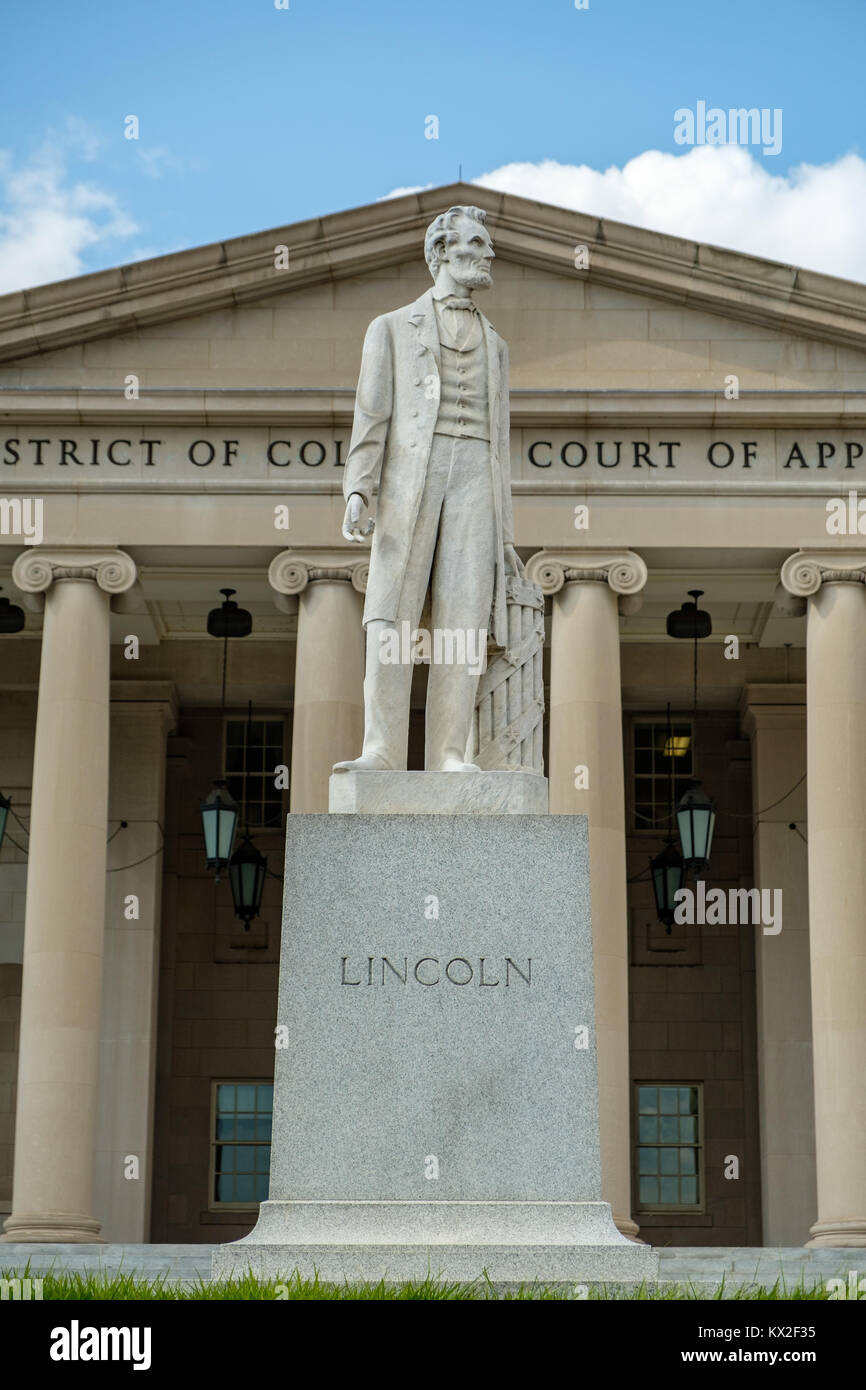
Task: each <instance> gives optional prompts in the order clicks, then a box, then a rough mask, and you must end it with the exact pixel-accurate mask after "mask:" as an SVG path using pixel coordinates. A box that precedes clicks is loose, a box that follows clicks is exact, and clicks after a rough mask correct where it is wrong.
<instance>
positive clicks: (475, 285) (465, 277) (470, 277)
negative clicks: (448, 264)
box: [454, 265, 493, 290]
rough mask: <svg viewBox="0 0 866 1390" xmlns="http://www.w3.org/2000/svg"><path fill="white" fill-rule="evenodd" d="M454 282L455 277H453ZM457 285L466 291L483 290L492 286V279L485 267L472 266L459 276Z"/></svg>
mask: <svg viewBox="0 0 866 1390" xmlns="http://www.w3.org/2000/svg"><path fill="white" fill-rule="evenodd" d="M454 278H455V280H456V279H457V276H456V275H455V277H454ZM459 283H460V284H461V285H465V286H466V288H467V289H468V290H484V289H487V288H488V287H489V286H490V285H492V284H493V277H492V275H491V274H490V271H489V270H488V269H487V267H486V266H481V265H477V266H472V267H470V268H469V269H468V270H466V271H464V272H463V274H462V275H461V276H460V280H459Z"/></svg>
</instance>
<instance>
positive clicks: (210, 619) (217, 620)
mask: <svg viewBox="0 0 866 1390" xmlns="http://www.w3.org/2000/svg"><path fill="white" fill-rule="evenodd" d="M220 593H221V594H225V600H224V601H223V603H221V604H220V606H219V608H212V609H211V610H210V612H209V613H208V615H207V630H208V632H209V633H210V635H211V637H223V638H225V640H226V641H228V639H229V637H249V635H250V633H251V632H252V630H253V619H252V614H251V613H248V612H247V610H246V608H238V605H237V604H236V603H233V602H232V594H236V593H237V589H220ZM223 693H225V683H223Z"/></svg>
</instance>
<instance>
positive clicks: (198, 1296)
mask: <svg viewBox="0 0 866 1390" xmlns="http://www.w3.org/2000/svg"><path fill="white" fill-rule="evenodd" d="M11 1277H13V1276H12V1275H11V1274H10V1272H9V1271H4V1272H3V1274H2V1275H0V1278H4V1279H7V1280H8V1279H10V1278H11ZM27 1277H31V1278H32V1276H28V1273H27V1271H26V1270H22V1271H20V1278H22V1279H24V1278H27ZM10 1292H11V1291H7V1293H6V1296H7V1297H9V1296H10ZM828 1297H829V1294H828V1292H827V1290H826V1289H825V1288H824V1287H823V1286H821V1287H818V1288H806V1287H805V1286H803V1285H802V1284H797V1285H792V1286H790V1287H788V1286H786V1285H785V1284H784V1282H783V1281H782V1280H779V1281H777V1283H775V1284H774V1285H773V1286H772V1287H770V1288H767V1287H762V1286H759V1285H754V1284H750V1285H743V1286H739V1287H735V1286H732V1285H730V1284H729V1285H727V1286H726V1285H725V1284H724V1282H723V1283H721V1284H719V1285H718V1286H717V1287H716V1288H715V1289H714V1290H713V1291H712V1292H708V1291H707V1290H705V1289H702V1288H697V1287H695V1286H693V1285H689V1284H677V1285H666V1286H664V1287H663V1288H648V1287H647V1286H646V1285H640V1286H638V1287H637V1288H635V1289H630V1290H623V1289H621V1288H620V1289H617V1288H616V1287H609V1286H604V1285H599V1286H598V1287H597V1288H593V1287H588V1286H587V1285H573V1286H565V1287H563V1286H559V1287H552V1288H550V1287H545V1286H543V1285H538V1284H526V1285H521V1286H520V1288H518V1289H516V1290H500V1289H497V1288H496V1286H495V1285H493V1284H492V1283H491V1282H490V1281H489V1280H488V1279H487V1278H486V1277H485V1276H482V1277H481V1278H479V1279H476V1280H474V1281H473V1282H472V1283H469V1284H460V1283H448V1282H446V1281H443V1280H438V1279H425V1280H423V1281H420V1282H416V1283H407V1284H387V1283H385V1281H384V1280H383V1281H381V1282H380V1283H378V1284H363V1283H355V1284H349V1283H346V1284H329V1283H325V1282H323V1281H320V1280H319V1279H301V1278H300V1277H299V1276H295V1277H293V1278H290V1279H287V1280H286V1281H285V1282H283V1283H281V1282H279V1281H278V1280H275V1279H258V1278H256V1277H255V1276H253V1275H246V1276H244V1277H242V1278H234V1279H225V1280H218V1281H216V1282H214V1283H209V1282H205V1281H203V1280H197V1281H195V1282H194V1283H184V1284H177V1283H172V1282H170V1281H168V1280H166V1279H164V1278H154V1279H148V1278H136V1276H135V1275H134V1274H116V1275H96V1274H89V1275H83V1274H64V1273H60V1274H51V1275H46V1276H45V1278H44V1280H43V1282H42V1298H43V1300H45V1301H52V1302H63V1301H70V1300H71V1301H76V1302H77V1301H83V1302H125V1301H134V1302H141V1301H144V1302H153V1301H160V1302H171V1301H177V1302H183V1301H189V1300H195V1301H201V1300H205V1301H214V1300H216V1301H221V1300H222V1301H225V1300H228V1301H238V1300H252V1301H262V1300H266V1301H270V1302H273V1301H281V1300H295V1301H298V1300H300V1301H317V1302H339V1301H342V1300H349V1301H359V1300H360V1301H373V1302H380V1301H398V1302H399V1301H406V1300H408V1301H412V1302H417V1301H422V1302H435V1301H446V1302H477V1301H482V1300H487V1299H517V1300H521V1301H525V1300H529V1301H536V1300H548V1301H556V1302H561V1301H574V1300H576V1299H579V1300H603V1301H608V1300H611V1299H616V1300H622V1301H638V1302H644V1301H647V1300H663V1301H668V1300H676V1301H694V1300H701V1301H705V1300H707V1299H726V1300H727V1299H735V1300H745V1301H752V1300H760V1301H763V1300H767V1299H778V1300H789V1299H795V1300H806V1301H818V1302H822V1301H825V1300H826V1299H828Z"/></svg>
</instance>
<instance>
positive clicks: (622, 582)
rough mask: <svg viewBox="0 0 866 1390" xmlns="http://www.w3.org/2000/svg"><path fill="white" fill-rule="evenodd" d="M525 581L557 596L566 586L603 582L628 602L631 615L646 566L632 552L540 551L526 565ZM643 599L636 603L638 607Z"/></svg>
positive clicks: (644, 576) (644, 579) (643, 578)
mask: <svg viewBox="0 0 866 1390" xmlns="http://www.w3.org/2000/svg"><path fill="white" fill-rule="evenodd" d="M526 578H527V579H531V580H532V581H533V582H534V583H536V584H539V585H540V586H541V590H542V592H543V593H545V594H558V593H559V591H560V589H562V588H563V586H564V585H565V584H581V583H591V582H593V581H594V582H596V583H603V584H607V585H608V587H609V588H610V589H612V590H613V592H614V593H615V594H618V595H620V597H621V598H624V599H625V600H626V606H627V609H628V611H629V612H634V611H636V608H635V600H636V596H637V595H638V594H639V593H640V591H641V589H642V588H643V587H644V585H645V584H646V581H647V567H646V564H645V563H644V561H643V560H642V559H641V557H640V555H636V554H635V552H634V551H633V550H584V549H583V548H582V547H580V548H578V547H577V546H575V547H574V548H573V549H563V550H539V551H537V552H536V554H535V555H532V556H530V558H529V560H528V561H527V563H526ZM639 606H640V600H639V599H638V600H637V607H639Z"/></svg>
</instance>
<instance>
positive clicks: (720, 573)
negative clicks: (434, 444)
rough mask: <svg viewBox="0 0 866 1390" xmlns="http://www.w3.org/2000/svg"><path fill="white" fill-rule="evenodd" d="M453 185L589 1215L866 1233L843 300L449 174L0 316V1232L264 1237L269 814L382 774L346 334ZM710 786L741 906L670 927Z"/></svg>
mask: <svg viewBox="0 0 866 1390" xmlns="http://www.w3.org/2000/svg"><path fill="white" fill-rule="evenodd" d="M455 203H474V204H476V205H479V206H481V207H483V208H485V209H486V210H487V212H488V217H489V226H490V229H491V232H492V235H493V240H494V245H495V249H496V256H497V259H496V261H495V264H494V267H493V269H494V287H493V289H492V290H491V291H489V293H488V294H487V295H486V296H485V297H484V300H483V304H482V307H483V309H484V312H485V313H486V314H487V315H488V317H489V318H490V319H491V320H492V322H493V324H494V326H495V327H496V329H497V330H498V332H499V333H500V334H501V335H502V336H503V337H504V338H505V339H506V341H507V342H508V344H509V349H510V356H511V421H512V431H511V450H512V478H513V498H514V516H515V541H516V545H517V547H518V549H519V552H520V555H521V556H522V558H523V560H524V562H525V564H526V566H527V573H528V576H529V577H530V578H531V579H533V580H534V581H535V582H536V583H537V584H539V585H540V587H541V590H542V592H543V595H544V602H545V639H544V660H543V684H544V693H545V705H546V713H545V722H544V732H543V756H544V765H545V770H546V773H547V776H548V778H549V784H550V810H551V812H552V813H553V814H559V815H569V814H583V815H586V816H587V817H588V821H589V833H590V848H591V895H592V911H593V940H594V962H595V981H596V997H597V1020H596V1026H597V1038H598V1055H599V1083H600V1101H601V1139H602V1162H603V1177H604V1188H605V1196H606V1198H607V1199H608V1200H609V1201H610V1202H611V1203H612V1206H613V1210H614V1214H615V1217H616V1219H617V1221H618V1223H619V1225H620V1227H621V1229H622V1230H624V1231H626V1232H627V1233H630V1234H632V1235H637V1234H638V1233H639V1235H640V1238H642V1239H644V1240H648V1241H651V1242H654V1243H659V1244H662V1243H672V1244H674V1245H689V1244H698V1245H761V1244H765V1245H788V1246H790V1245H801V1244H804V1243H806V1242H809V1241H811V1242H813V1243H817V1244H820V1245H830V1246H844V1245H864V1244H866V1071H864V1067H863V1056H864V1053H866V855H864V852H863V847H864V836H866V481H864V480H866V452H864V449H866V287H863V286H861V285H856V284H852V283H849V282H846V281H842V280H838V279H834V278H832V277H830V276H826V275H820V274H817V273H814V272H811V271H804V270H800V269H796V268H793V267H789V266H784V265H780V264H776V263H774V262H770V261H763V260H759V259H756V258H754V257H750V256H746V255H741V254H737V253H734V252H731V251H726V250H722V249H719V248H716V247H713V246H705V245H697V244H695V243H693V242H689V241H685V240H681V239H678V238H676V237H669V236H663V235H659V234H656V233H652V232H647V231H643V230H639V229H636V228H633V227H629V226H624V225H620V224H617V223H613V222H609V221H601V220H599V219H596V218H591V217H586V216H582V215H579V214H576V213H572V212H568V211H564V210H562V209H559V208H555V207H550V206H546V205H542V204H539V203H535V202H530V201H527V200H523V199H520V198H516V197H512V196H511V195H502V194H498V193H493V192H490V191H488V190H484V189H480V188H474V187H470V186H465V185H455V186H453V187H448V188H440V189H433V190H430V191H426V192H423V193H421V194H413V195H409V196H404V197H400V198H397V199H394V200H391V201H385V202H379V203H376V204H373V205H371V206H369V207H363V208H357V209H353V210H351V211H348V212H342V213H338V214H335V215H333V216H328V217H323V218H321V219H318V220H314V221H310V222H304V223H298V224H294V225H291V226H286V227H282V228H279V229H277V230H275V231H271V232H264V233H259V234H255V235H252V236H249V237H244V238H240V239H237V240H233V241H228V242H225V243H220V244H216V245H212V246H205V247H201V248H198V249H195V250H191V251H185V252H180V253H177V254H175V255H170V256H165V257H160V258H158V259H155V260H149V261H144V262H141V263H137V264H135V265H132V266H126V267H122V268H119V269H116V270H109V271H105V272H100V273H97V274H93V275H87V276H83V277H81V278H79V279H75V280H69V281H65V282H62V283H59V284H52V285H45V286H41V287H39V288H37V289H34V290H28V291H24V292H21V293H18V294H12V295H7V296H5V297H3V298H2V299H0V584H2V593H0V600H8V606H7V605H5V604H3V603H2V602H0V629H2V630H0V794H2V796H3V798H4V802H5V801H8V802H9V803H10V805H9V809H8V812H7V814H6V820H5V833H4V836H3V840H2V846H0V1126H2V1128H0V1216H2V1218H3V1219H4V1220H5V1232H6V1234H5V1237H4V1239H5V1240H7V1241H10V1240H11V1241H38V1240H58V1241H88V1240H94V1239H103V1240H109V1241H127V1242H140V1241H159V1242H167V1241H172V1242H174V1241H180V1242H184V1241H193V1242H195V1241H203V1242H206V1241H220V1240H225V1239H231V1238H233V1237H235V1236H240V1235H241V1234H243V1233H245V1232H246V1231H247V1230H249V1229H250V1228H251V1226H252V1225H253V1224H254V1220H255V1212H256V1206H257V1203H258V1202H259V1201H260V1200H261V1199H262V1198H263V1197H264V1196H265V1195H266V1193H267V1169H268V1155H269V1140H270V1109H271V1100H272V1084H271V1083H272V1077H273V1061H274V1047H275V1030H277V1029H278V1021H277V1018H276V995H277V962H278V953H279V931H280V912H281V889H282V885H281V880H280V873H281V867H282V866H281V860H282V854H283V849H284V844H285V835H286V834H289V835H291V833H292V822H291V818H290V817H289V819H288V822H287V819H286V817H287V815H288V813H290V812H291V813H295V812H312V813H324V812H326V811H327V807H328V774H329V772H330V768H331V766H332V764H333V763H334V762H335V761H338V760H339V759H342V758H347V757H352V756H354V755H355V754H356V753H357V752H358V751H359V749H360V737H361V731H362V683H363V662H364V652H363V640H362V629H361V622H360V619H361V608H362V595H363V591H364V585H365V579H366V557H365V553H364V551H362V550H361V549H360V548H358V547H353V546H350V545H348V544H346V543H345V542H344V541H343V539H342V537H341V534H340V525H341V521H342V515H343V499H342V494H341V470H342V467H343V464H344V461H345V456H346V450H347V446H348V439H349V434H350V429H351V420H352V410H353V397H354V386H355V383H356V380H357V375H358V368H359V363H360V352H361V344H362V342H363V337H364V331H365V329H366V327H367V325H368V323H369V322H370V320H371V319H372V318H373V317H375V316H376V315H378V314H381V313H384V312H386V311H388V310H390V309H393V308H396V307H398V306H400V305H402V304H406V303H408V302H410V301H411V300H412V299H414V298H416V297H417V296H418V295H420V294H421V293H422V292H423V291H424V290H425V289H426V288H428V285H429V277H428V272H427V269H426V266H425V264H424V260H423V254H422V246H423V233H424V230H425V228H426V227H427V225H428V224H429V222H430V221H431V220H432V219H433V217H434V216H435V214H436V213H437V212H439V211H442V210H443V209H444V208H446V207H448V206H449V205H451V204H455ZM858 494H862V497H863V499H864V502H863V507H862V512H861V511H860V510H859V496H858ZM226 588H228V589H232V590H234V591H235V594H234V600H233V601H234V602H235V603H237V604H239V605H240V607H241V608H242V609H244V610H245V611H247V612H248V613H249V614H250V615H251V620H252V622H251V631H250V632H249V633H248V634H247V635H244V636H241V635H237V636H231V637H229V638H228V639H226V640H224V639H222V638H220V637H214V636H213V635H211V633H209V631H208V613H209V612H210V611H211V610H213V609H218V608H219V607H220V605H221V603H222V596H221V594H220V590H222V589H226ZM690 590H696V591H701V597H700V599H699V603H700V607H701V608H702V609H703V610H705V611H706V612H708V613H709V615H710V617H711V620H712V632H711V634H709V635H707V636H705V637H702V638H700V640H695V641H690V640H682V639H678V638H676V637H674V636H671V635H669V632H668V623H667V619H668V615H669V614H670V613H671V612H673V611H675V610H677V609H678V608H680V607H681V605H682V604H683V603H688V602H689V599H688V594H689V591H690ZM16 609H20V610H21V615H23V616H21V617H19V616H18V615H16V611H15V610H16ZM424 676H425V672H424V668H423V666H419V668H418V670H417V673H416V682H417V688H416V690H415V694H414V697H413V699H414V704H415V706H416V709H415V712H414V713H413V722H412V730H411V734H410V766H416V767H417V766H420V765H421V759H422V756H423V752H422V750H423V730H422V724H421V721H422V714H421V706H422V703H423V683H424ZM674 752H676V755H677V756H675V757H674V756H673V754H674ZM691 777H697V778H699V780H700V782H701V785H702V787H703V789H704V791H705V792H706V793H707V794H708V795H709V796H711V797H712V799H713V801H714V804H715V808H716V822H715V832H714V838H713V845H712V851H711V855H710V861H709V864H708V865H707V866H706V867H705V868H704V870H703V872H702V875H701V880H702V882H703V884H704V888H703V890H701V891H703V892H704V893H708V892H709V891H710V890H721V891H720V892H718V891H717V894H716V897H717V900H718V899H720V898H722V897H724V900H725V901H726V902H728V903H730V904H732V905H736V906H737V908H738V910H737V911H734V910H733V907H732V910H731V911H730V912H729V913H727V914H726V913H722V914H721V915H720V913H719V912H718V911H716V912H715V913H714V914H713V913H709V912H707V913H706V914H705V916H706V920H705V921H703V922H701V921H695V922H692V923H688V922H687V923H679V922H674V923H673V924H668V925H665V924H664V923H662V922H660V921H659V920H658V916H657V910H656V906H655V904H654V898H653V891H652V883H651V877H650V869H649V863H650V860H651V859H653V858H654V857H656V856H657V855H658V854H659V852H660V851H662V849H663V847H664V844H665V840H666V838H669V837H670V835H671V834H672V833H674V834H675V831H674V830H673V827H674V821H673V819H672V806H673V800H674V798H676V799H678V798H679V797H680V796H681V794H682V792H683V789H684V787H685V785H686V784H687V783H688V780H689V778H691ZM221 779H224V780H225V781H226V782H227V785H228V788H229V790H230V791H231V794H232V796H233V797H234V799H235V801H236V802H237V803H238V806H239V808H240V817H241V822H242V824H241V829H246V830H247V831H248V834H249V837H250V840H251V841H252V843H253V844H254V845H255V847H256V849H257V850H258V851H259V852H260V853H261V854H264V855H265V856H266V857H267V861H268V873H267V876H266V878H265V881H264V889H263V894H262V900H261V907H260V910H259V912H258V915H257V916H255V917H254V918H253V919H252V921H250V922H249V923H248V924H247V925H245V924H244V923H243V922H242V921H241V920H239V918H238V917H237V916H236V915H235V911H234V907H233V900H232V893H231V890H230V884H229V881H228V876H227V875H226V874H225V873H224V874H222V875H220V876H219V878H216V877H215V873H214V870H213V868H210V869H209V868H208V867H207V863H206V854H205V847H204V841H203V837H202V830H201V816H200V806H201V802H202V801H203V800H204V799H205V798H206V796H207V795H208V793H209V791H210V789H211V787H212V786H213V784H214V782H215V781H218V780H221ZM2 806H3V803H0V817H2V814H3V811H2ZM238 840H240V833H239V835H238ZM335 873H339V866H338V865H335ZM754 889H757V890H759V892H758V894H752V895H751V896H750V895H749V894H748V893H744V892H742V891H740V890H754ZM346 891H347V892H351V885H348V884H347V885H346ZM697 892H698V889H697V886H696V887H695V893H696V895H697ZM696 901H697V897H696ZM746 903H747V904H749V905H750V907H752V908H754V907H755V904H758V907H759V908H760V912H758V909H757V908H756V909H755V911H753V912H752V915H751V916H749V912H748V911H743V910H742V908H743V905H744V904H746ZM771 908H772V910H770V909H771ZM732 919H733V920H732ZM668 927H669V929H668ZM284 1023H285V1024H286V1025H287V1036H286V1037H284V1038H282V1039H281V1040H280V1039H279V1038H278V1040H277V1045H287V1046H289V1047H290V1046H291V1020H287V1021H284Z"/></svg>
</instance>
